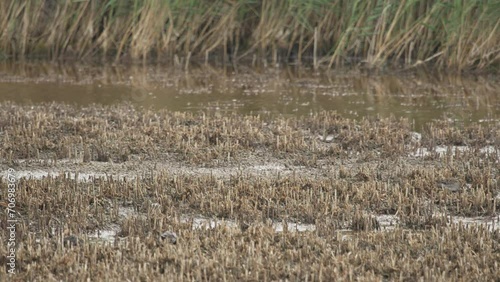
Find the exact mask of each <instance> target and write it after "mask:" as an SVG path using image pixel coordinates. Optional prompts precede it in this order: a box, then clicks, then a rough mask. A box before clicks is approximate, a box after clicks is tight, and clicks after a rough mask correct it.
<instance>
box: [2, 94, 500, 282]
mask: <svg viewBox="0 0 500 282" xmlns="http://www.w3.org/2000/svg"><path fill="white" fill-rule="evenodd" d="M410 128H411V126H410V125H409V123H408V121H407V120H404V119H401V120H396V119H394V118H389V119H380V118H366V119H363V120H361V121H353V120H349V119H345V118H342V117H340V116H339V115H336V114H335V113H331V112H322V113H318V114H315V115H313V116H307V117H300V118H299V117H293V118H282V117H270V116H239V115H220V114H218V113H210V112H207V113H203V114H201V113H200V114H191V113H172V112H167V111H153V110H146V109H136V108H134V107H132V106H130V105H118V106H112V107H108V106H99V105H93V106H91V107H84V108H75V107H71V106H67V105H61V104H41V105H34V106H20V105H17V104H13V103H3V104H1V105H0V141H1V143H0V144H1V146H2V150H1V151H0V160H1V163H0V166H1V167H2V170H7V168H9V167H11V168H13V169H15V170H17V171H22V170H31V171H35V170H39V169H41V170H48V171H51V172H53V173H62V174H59V175H58V176H53V177H43V178H19V179H18V181H17V193H16V202H17V206H16V211H17V212H19V214H20V215H19V216H20V217H19V218H20V223H19V224H18V228H17V236H16V238H17V240H18V246H17V256H18V257H17V259H18V261H17V268H18V270H19V273H18V274H17V275H16V276H14V277H11V278H14V280H19V281H22V280H44V281H48V280H61V279H63V280H86V279H87V278H89V279H93V280H113V281H123V280H126V279H130V280H132V281H136V280H158V279H162V280H198V281H199V280H210V281H213V280H233V281H234V280H258V281H265V280H283V279H288V280H301V281H303V280H314V281H321V280H327V281H332V279H342V280H370V281H373V280H386V279H389V280H406V281H416V280H420V279H423V280H463V281H470V280H474V279H477V278H478V277H481V279H484V280H494V279H496V278H497V277H499V276H500V272H499V269H500V268H499V267H498V262H499V261H500V231H499V229H493V230H492V228H491V227H490V228H489V229H488V228H486V227H485V226H470V227H466V226H464V225H459V224H455V223H452V222H451V216H491V218H492V219H493V220H494V218H495V216H496V217H498V210H499V209H500V203H499V197H498V195H499V193H500V189H499V185H498V182H499V180H500V174H499V166H498V153H499V152H498V148H499V146H500V144H499V143H498V140H500V127H499V125H498V123H489V124H488V123H485V124H471V125H469V126H465V127H456V126H454V124H453V123H450V122H444V121H442V122H435V123H433V124H429V125H428V126H427V127H426V128H427V129H426V131H425V132H424V133H423V136H422V140H421V141H417V140H415V139H413V138H412V133H411V131H410ZM318 135H321V136H333V138H334V139H333V140H332V141H329V140H327V138H319V137H318ZM463 144H466V145H467V146H468V147H469V150H468V151H463V152H457V153H455V154H453V153H452V152H451V148H452V147H451V146H453V145H463ZM437 145H444V146H449V147H448V150H449V152H448V153H446V154H444V155H443V156H439V155H438V154H437V153H431V154H429V155H427V156H425V157H415V156H412V153H414V152H415V151H416V150H417V149H419V148H420V149H421V148H427V149H429V150H431V149H433V148H435V146H437ZM488 146H489V147H490V148H494V149H493V150H494V151H493V152H490V153H488V152H485V151H482V150H481V149H482V148H485V147H488ZM263 164H275V165H276V167H278V168H277V169H276V171H275V173H267V174H266V173H262V172H258V171H257V170H256V167H258V166H259V165H263ZM96 171H103V172H106V173H107V174H108V177H107V178H103V177H92V176H91V177H89V178H88V181H77V180H75V179H74V178H71V177H68V176H67V175H65V174H64V172H76V173H77V174H78V173H90V174H92V172H94V173H95V172H96ZM120 173H124V174H125V176H132V177H135V178H128V177H119V176H117V175H118V174H120ZM77 178H78V177H77ZM442 179H457V180H458V181H459V182H460V183H462V184H463V185H462V188H463V189H461V190H460V191H459V192H451V191H448V190H447V189H443V188H442V187H440V186H439V185H437V183H438V182H439V181H441V180H442ZM0 181H1V182H0V183H1V185H2V187H4V186H6V180H5V179H2V180H0ZM2 206H4V205H3V202H2ZM124 206H127V207H129V208H132V209H133V210H134V211H135V214H133V215H130V216H128V217H124V216H122V215H120V213H119V209H120V207H124ZM186 214H197V215H203V216H207V217H217V218H222V219H226V220H234V221H236V222H238V223H239V226H237V227H236V226H223V225H220V226H217V227H215V228H207V229H203V228H201V229H193V227H192V224H190V223H189V222H185V221H182V220H181V217H182V215H186ZM375 215H396V216H397V217H398V218H399V222H398V223H395V226H393V228H387V227H383V226H381V224H380V222H378V221H377V219H376V217H375ZM271 222H284V223H286V222H303V223H312V224H315V226H316V228H315V230H314V231H305V232H292V231H285V232H277V231H276V230H275V229H274V228H273V227H272V226H271V225H270V224H271ZM1 225H2V226H1V228H2V229H4V228H6V226H5V223H4V221H2V224H1ZM110 225H117V226H119V229H120V232H119V233H118V235H117V236H116V240H115V241H114V243H109V242H108V243H107V242H100V241H96V240H95V239H92V238H90V237H89V236H88V234H90V233H93V232H94V231H95V230H104V229H106V227H107V226H110ZM165 230H170V231H175V232H176V233H177V234H178V240H177V244H175V245H173V244H169V243H168V242H166V241H165V240H163V241H162V240H160V239H159V234H161V233H162V232H163V231H165ZM346 230H351V231H348V232H346ZM69 234H74V235H76V236H77V237H75V238H74V237H66V240H63V238H65V236H68V235H69ZM5 236H6V234H5V232H2V233H1V241H2V242H6V238H5ZM68 238H69V239H68ZM76 238H78V239H76ZM63 242H73V243H71V244H63ZM70 245H74V246H70ZM5 247H6V245H5V244H2V245H1V246H0V250H1V253H2V254H3V253H6V250H5ZM0 260H1V262H2V264H5V261H4V260H5V257H4V256H2V258H1V259H0ZM5 275H6V274H4V273H3V272H2V273H1V274H0V279H1V280H4V278H6V276H5Z"/></svg>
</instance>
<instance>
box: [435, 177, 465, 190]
mask: <svg viewBox="0 0 500 282" xmlns="http://www.w3.org/2000/svg"><path fill="white" fill-rule="evenodd" d="M437 185H438V187H439V188H441V189H446V190H448V191H451V192H460V191H461V190H462V183H460V181H459V180H458V179H456V178H448V179H443V180H439V181H437Z"/></svg>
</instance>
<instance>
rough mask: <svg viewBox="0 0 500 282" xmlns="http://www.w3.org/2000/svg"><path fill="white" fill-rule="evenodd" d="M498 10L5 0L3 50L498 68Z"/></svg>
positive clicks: (471, 4) (0, 15) (388, 3)
mask: <svg viewBox="0 0 500 282" xmlns="http://www.w3.org/2000/svg"><path fill="white" fill-rule="evenodd" d="M499 13H500V4H498V1H460V0H456V1H448V2H443V1H435V0H427V1H415V0H413V1H412V0H408V1H393V0H384V1H325V0H315V1H302V0H291V1H270V0H265V1H253V0H234V1H222V0H217V1H206V0H190V1H175V0H170V1H162V0H152V1H139V0H126V1H114V0H107V1H57V0H47V1H34V0H29V1H14V0H7V1H2V2H1V3H0V19H1V20H0V53H1V54H2V55H3V56H4V57H13V58H25V57H33V56H45V57H47V56H48V57H50V58H53V59H58V58H65V57H76V58H96V57H98V58H107V57H109V56H111V57H113V58H114V59H115V60H125V59H132V60H141V59H142V60H146V59H155V60H162V59H167V60H173V61H174V62H176V63H178V64H181V65H183V66H186V67H187V66H188V65H189V62H190V59H191V58H192V57H193V58H194V57H196V58H201V59H205V60H209V59H211V58H219V59H218V60H220V59H222V60H223V61H224V62H227V61H229V60H232V61H233V62H236V61H237V60H239V59H252V60H253V61H254V62H255V61H257V59H259V60H260V59H262V61H263V63H264V64H267V60H269V59H271V61H272V63H273V64H277V63H279V62H290V61H292V62H295V63H302V62H306V61H309V62H310V61H313V63H314V66H315V67H319V66H326V67H332V66H335V65H340V64H345V63H352V62H361V63H362V65H363V66H366V67H369V68H372V67H377V68H379V67H383V66H385V65H387V64H396V65H405V66H406V67H412V66H417V65H422V64H428V63H429V64H430V63H432V64H433V65H435V66H437V67H438V68H442V69H455V70H470V69H483V70H484V69H497V68H498V65H499V61H500V50H499V49H498V46H500V36H499V34H500V32H499V28H500V19H499V18H498V14H499Z"/></svg>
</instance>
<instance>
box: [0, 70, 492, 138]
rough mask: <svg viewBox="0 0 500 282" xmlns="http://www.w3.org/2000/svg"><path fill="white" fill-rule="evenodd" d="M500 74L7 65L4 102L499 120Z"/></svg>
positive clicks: (0, 82) (0, 77) (0, 91)
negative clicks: (132, 105)
mask: <svg viewBox="0 0 500 282" xmlns="http://www.w3.org/2000/svg"><path fill="white" fill-rule="evenodd" d="M498 93H500V81H499V80H498V78H496V77H494V76H491V75H490V76H488V75H487V76H455V75H446V74H439V73H429V72H427V71H425V70H417V71H414V72H411V73H402V74H395V73H391V74H376V75H374V74H367V73H361V72H359V71H357V70H336V71H328V72H321V73H314V72H312V70H310V69H298V68H295V67H290V68H283V69H279V70H277V69H269V68H268V69H262V68H260V69H259V68H257V69H256V68H248V67H245V66H240V67H237V68H236V69H235V68H232V67H231V68H214V67H211V66H207V65H202V66H197V67H192V68H191V69H190V70H189V71H188V72H185V71H183V70H180V69H176V68H169V67H166V66H164V65H148V66H139V65H130V66H124V65H119V66H114V65H103V66H98V65H88V64H87V65H80V64H55V63H47V62H30V63H9V62H3V63H1V64H0V101H6V100H11V101H16V102H19V103H40V102H53V101H56V102H65V103H72V104H77V105H89V104H92V103H100V104H106V105H110V104H115V103H119V102H123V101H128V102H132V103H134V104H136V105H139V106H145V107H155V108H166V109H168V110H172V111H200V110H202V111H207V110H208V111H211V110H212V111H223V112H236V113H241V114H259V113H260V114H262V113H264V114H284V115H306V114H310V113H313V112H318V111H321V110H335V111H337V112H338V113H340V114H342V115H343V116H346V117H351V118H359V117H363V116H367V115H370V116H374V115H380V116H389V115H395V116H396V117H406V118H408V119H410V120H412V121H414V122H415V125H416V128H415V129H416V130H419V127H420V125H422V124H423V123H425V122H427V121H430V120H433V119H441V118H450V119H455V120H458V121H464V122H469V121H481V120H497V119H498V116H499V113H500V100H499V99H500V98H499V96H498Z"/></svg>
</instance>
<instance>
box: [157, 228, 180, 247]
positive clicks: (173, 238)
mask: <svg viewBox="0 0 500 282" xmlns="http://www.w3.org/2000/svg"><path fill="white" fill-rule="evenodd" d="M160 238H161V239H162V240H168V242H170V243H171V244H174V245H175V244H177V234H175V232H172V231H165V232H163V233H162V234H161V235H160Z"/></svg>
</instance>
